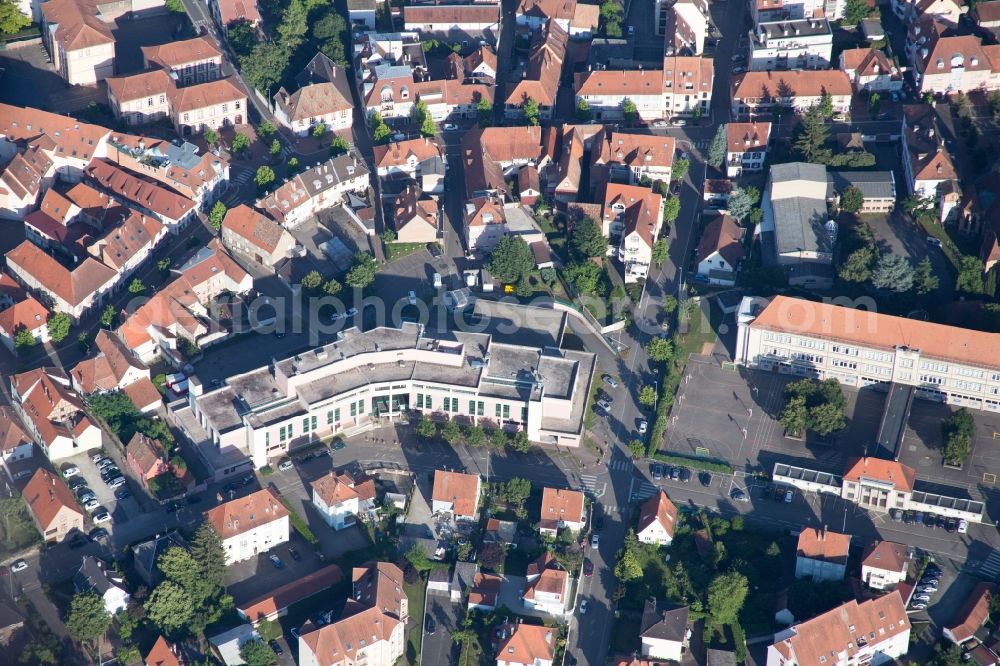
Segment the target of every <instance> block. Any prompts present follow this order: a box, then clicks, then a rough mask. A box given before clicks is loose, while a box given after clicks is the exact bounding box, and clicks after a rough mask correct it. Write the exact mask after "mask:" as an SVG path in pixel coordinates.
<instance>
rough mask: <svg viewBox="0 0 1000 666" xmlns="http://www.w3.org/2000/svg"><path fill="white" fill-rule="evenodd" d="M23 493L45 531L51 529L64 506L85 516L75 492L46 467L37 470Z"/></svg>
mask: <svg viewBox="0 0 1000 666" xmlns="http://www.w3.org/2000/svg"><path fill="white" fill-rule="evenodd" d="M21 494H22V495H23V496H24V500H25V501H26V502H27V503H28V508H29V509H31V513H32V514H34V516H35V519H36V520H37V521H38V524H39V525H41V526H42V529H43V531H46V530H48V529H49V527H50V526H51V525H52V522H53V521H54V520H55V519H56V516H57V515H58V514H59V513H60V511H62V510H63V509H64V508H65V509H69V510H70V511H73V512H75V513H77V514H79V515H80V516H81V518H82V516H83V512H82V511H80V507H79V506H77V503H76V499H75V498H74V497H73V493H72V492H70V489H69V488H68V487H66V484H65V483H64V482H63V480H62V479H60V478H59V477H58V476H56V475H55V474H53V473H52V472H50V471H48V470H47V469H45V468H44V467H39V468H38V469H37V470H35V474H34V475H33V476H32V477H31V480H30V481H28V485H26V486H25V487H24V490H22V491H21Z"/></svg>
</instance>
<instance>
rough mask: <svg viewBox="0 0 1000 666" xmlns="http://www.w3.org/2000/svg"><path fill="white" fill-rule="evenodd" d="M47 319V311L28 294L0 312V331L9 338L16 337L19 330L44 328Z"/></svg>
mask: <svg viewBox="0 0 1000 666" xmlns="http://www.w3.org/2000/svg"><path fill="white" fill-rule="evenodd" d="M48 319H49V311H48V309H46V307H45V306H44V305H42V304H41V303H39V302H38V301H37V300H36V299H35V297H34V296H32V295H30V294H28V296H26V297H25V298H23V299H22V300H20V301H18V302H17V303H14V305H12V306H10V307H9V308H7V309H6V310H3V311H2V312H0V331H2V332H4V333H6V334H7V335H8V336H10V337H14V336H15V335H17V332H18V331H20V330H21V329H24V330H27V331H36V330H38V329H40V328H41V327H43V326H45V325H46V323H47V322H48Z"/></svg>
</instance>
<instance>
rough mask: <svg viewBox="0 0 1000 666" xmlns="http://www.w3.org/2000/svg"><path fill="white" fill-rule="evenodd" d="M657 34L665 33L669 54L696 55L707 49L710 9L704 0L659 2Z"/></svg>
mask: <svg viewBox="0 0 1000 666" xmlns="http://www.w3.org/2000/svg"><path fill="white" fill-rule="evenodd" d="M656 4H657V8H658V9H659V10H660V11H659V12H658V14H657V24H656V29H657V31H658V32H657V34H663V35H665V37H666V39H665V42H666V53H667V55H683V56H695V55H701V54H702V53H703V52H704V51H705V39H706V38H707V37H708V11H707V4H706V3H705V2H703V0H678V1H677V2H675V3H674V4H673V5H672V6H671V5H669V4H667V3H664V2H657V3H656Z"/></svg>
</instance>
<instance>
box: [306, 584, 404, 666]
mask: <svg viewBox="0 0 1000 666" xmlns="http://www.w3.org/2000/svg"><path fill="white" fill-rule="evenodd" d="M405 627H406V623H405V622H402V621H400V620H398V619H396V618H395V617H393V616H392V615H389V614H388V613H386V612H384V611H383V610H382V609H381V608H377V607H373V608H364V607H363V606H362V604H359V603H358V602H356V601H354V600H353V599H348V600H347V605H346V606H345V607H344V612H343V614H342V616H341V618H340V619H339V620H335V621H333V622H331V623H330V624H327V625H324V626H322V627H316V625H314V624H313V623H312V622H311V621H309V622H306V624H305V625H304V626H303V627H302V628H301V629H300V632H301V633H300V635H299V663H300V664H301V665H302V666H336V665H339V664H357V663H364V664H367V665H368V666H393V664H395V663H396V661H397V660H398V659H399V658H400V657H402V656H403V652H404V650H405V642H406V641H405Z"/></svg>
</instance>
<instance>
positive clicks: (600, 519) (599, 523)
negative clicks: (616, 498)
mask: <svg viewBox="0 0 1000 666" xmlns="http://www.w3.org/2000/svg"><path fill="white" fill-rule="evenodd" d="M594 529H595V530H597V531H600V530H602V529H604V512H603V511H602V510H601V505H600V504H597V505H596V506H595V507H594Z"/></svg>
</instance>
